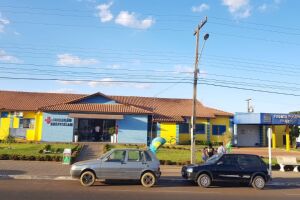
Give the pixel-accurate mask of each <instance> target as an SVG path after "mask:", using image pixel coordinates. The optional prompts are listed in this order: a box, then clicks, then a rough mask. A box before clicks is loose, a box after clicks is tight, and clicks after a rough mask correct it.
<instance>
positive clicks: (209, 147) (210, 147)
mask: <svg viewBox="0 0 300 200" xmlns="http://www.w3.org/2000/svg"><path fill="white" fill-rule="evenodd" d="M214 153H215V149H214V148H213V147H212V144H211V143H209V144H208V148H207V154H208V157H209V158H210V157H212V156H213V155H214Z"/></svg>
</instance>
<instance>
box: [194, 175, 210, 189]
mask: <svg viewBox="0 0 300 200" xmlns="http://www.w3.org/2000/svg"><path fill="white" fill-rule="evenodd" d="M197 183H198V185H199V186H200V187H203V188H208V187H209V186H210V185H211V178H210V176H209V175H208V174H201V175H200V176H199V177H198V179H197Z"/></svg>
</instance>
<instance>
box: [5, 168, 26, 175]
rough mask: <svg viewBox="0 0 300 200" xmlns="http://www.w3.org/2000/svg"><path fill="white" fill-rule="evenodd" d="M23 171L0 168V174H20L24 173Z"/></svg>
mask: <svg viewBox="0 0 300 200" xmlns="http://www.w3.org/2000/svg"><path fill="white" fill-rule="evenodd" d="M25 173H26V172H25V171H22V170H9V169H5V170H0V175H2V176H3V175H22V174H25Z"/></svg>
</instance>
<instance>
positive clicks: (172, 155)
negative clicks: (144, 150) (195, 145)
mask: <svg viewBox="0 0 300 200" xmlns="http://www.w3.org/2000/svg"><path fill="white" fill-rule="evenodd" d="M156 155H157V158H158V159H159V160H170V161H171V162H176V163H178V162H183V163H184V162H188V161H189V160H190V157H191V152H190V150H182V149H167V148H161V149H159V150H158V152H157V154H156ZM196 162H197V163H200V162H203V161H202V158H201V152H200V151H197V152H196Z"/></svg>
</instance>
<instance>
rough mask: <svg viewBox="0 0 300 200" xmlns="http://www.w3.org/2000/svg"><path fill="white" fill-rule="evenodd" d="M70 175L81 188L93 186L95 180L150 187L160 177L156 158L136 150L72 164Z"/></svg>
mask: <svg viewBox="0 0 300 200" xmlns="http://www.w3.org/2000/svg"><path fill="white" fill-rule="evenodd" d="M70 173H71V176H72V177H73V178H79V179H80V183H81V184H82V185H83V186H91V185H93V184H94V182H95V181H96V179H110V180H114V179H116V180H124V179H126V180H127V179H128V180H140V181H141V184H142V185H143V186H145V187H152V186H153V185H154V184H155V183H156V181H157V180H158V179H159V177H160V175H161V172H160V164H159V161H158V160H157V158H156V156H155V155H154V154H153V153H152V152H151V151H149V150H138V149H113V150H111V151H109V152H107V153H106V154H104V155H103V156H101V157H100V158H98V159H94V160H87V161H83V162H77V163H74V164H73V165H72V167H71V171H70Z"/></svg>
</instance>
